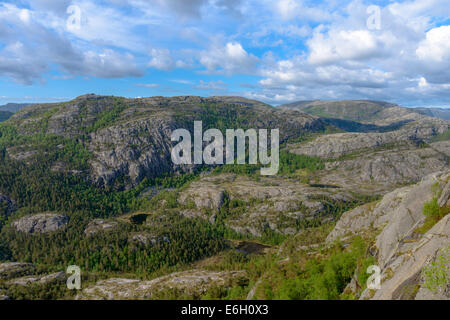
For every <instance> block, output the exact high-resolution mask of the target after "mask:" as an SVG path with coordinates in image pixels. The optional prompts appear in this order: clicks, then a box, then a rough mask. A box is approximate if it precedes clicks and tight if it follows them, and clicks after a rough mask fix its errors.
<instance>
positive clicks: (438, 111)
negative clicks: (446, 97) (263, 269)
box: [413, 108, 450, 120]
mask: <svg viewBox="0 0 450 320" xmlns="http://www.w3.org/2000/svg"><path fill="white" fill-rule="evenodd" d="M413 110H414V111H416V112H419V113H421V114H424V115H427V116H430V117H436V118H441V119H445V120H450V109H443V108H414V109H413Z"/></svg>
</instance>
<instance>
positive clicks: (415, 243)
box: [327, 170, 450, 299]
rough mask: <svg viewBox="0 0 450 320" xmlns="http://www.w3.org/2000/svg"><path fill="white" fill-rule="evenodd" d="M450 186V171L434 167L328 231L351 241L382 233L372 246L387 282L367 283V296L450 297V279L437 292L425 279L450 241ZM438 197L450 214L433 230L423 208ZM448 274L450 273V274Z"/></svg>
mask: <svg viewBox="0 0 450 320" xmlns="http://www.w3.org/2000/svg"><path fill="white" fill-rule="evenodd" d="M449 188H450V171H448V170H447V171H445V172H438V173H434V174H431V175H428V176H427V177H425V178H424V179H423V180H422V181H421V182H420V183H419V184H417V185H412V186H408V187H404V188H400V189H397V190H395V191H393V192H391V193H389V194H386V195H385V196H384V197H383V199H382V200H381V201H379V202H377V203H370V204H366V205H364V206H361V207H357V208H355V209H353V210H351V211H348V212H346V213H345V214H344V215H343V216H342V217H341V219H340V220H339V222H338V223H337V224H336V227H335V228H334V230H333V231H332V232H331V233H330V234H329V235H328V237H327V241H328V242H330V243H331V242H333V241H335V240H336V239H341V240H344V241H346V240H348V239H349V238H351V237H352V236H354V235H355V234H366V235H367V234H377V236H376V239H375V243H374V246H373V247H372V248H371V250H370V252H371V254H373V255H374V256H375V257H376V259H377V264H378V265H379V267H380V268H381V271H382V274H381V279H382V280H381V288H380V289H379V290H376V291H375V290H369V289H366V290H365V291H364V292H363V293H362V294H361V299H367V298H372V299H414V298H418V299H419V298H424V297H428V298H433V297H434V298H440V299H448V298H450V292H449V290H448V289H449V288H448V286H449V284H450V282H449V283H447V287H445V284H444V287H443V288H441V290H440V292H431V291H430V290H429V289H428V287H427V286H425V285H424V277H426V274H425V272H426V271H425V270H426V268H427V266H429V265H430V264H431V263H432V262H433V261H435V260H436V258H437V257H438V256H439V255H440V254H442V251H445V250H447V248H449V247H450V219H449V218H450V215H448V213H449V211H450V197H449V196H450V192H449ZM433 198H435V199H436V200H437V204H438V205H439V207H440V208H441V209H440V210H441V211H440V212H444V213H443V214H446V215H445V216H444V217H443V218H442V219H441V220H440V221H439V222H437V223H436V224H435V225H434V226H433V227H432V228H431V229H430V230H427V229H424V224H425V223H428V222H427V220H426V217H425V216H424V214H423V213H422V210H423V208H424V205H425V204H426V203H428V202H430V201H432V200H433ZM428 229H429V228H428ZM448 258H449V257H448V256H445V259H448ZM449 263H450V261H447V262H446V265H447V267H448V265H449ZM443 272H447V273H449V272H450V270H448V269H447V271H445V269H444V271H443ZM446 277H447V279H449V278H450V274H447V276H446ZM359 286H360V287H362V286H364V284H359ZM352 287H353V288H355V286H354V285H352Z"/></svg>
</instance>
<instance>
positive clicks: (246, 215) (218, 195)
mask: <svg viewBox="0 0 450 320" xmlns="http://www.w3.org/2000/svg"><path fill="white" fill-rule="evenodd" d="M225 196H226V197H227V201H229V202H230V203H231V211H232V212H233V213H232V214H231V216H230V217H226V218H225V223H226V225H227V226H229V227H230V228H232V229H233V230H235V231H236V232H238V233H242V234H248V235H252V236H257V237H258V236H261V235H262V233H263V232H264V230H266V231H267V230H268V229H270V230H272V231H274V232H277V233H282V234H290V235H293V234H296V233H297V232H299V231H300V229H299V228H298V225H299V222H301V221H303V222H307V221H311V220H315V219H318V220H320V221H322V222H325V221H331V220H333V219H334V218H335V217H334V216H333V214H332V213H330V212H328V211H327V208H329V206H330V205H331V204H332V203H341V204H345V203H350V202H351V201H353V200H355V198H354V195H353V194H352V193H350V192H347V191H345V190H343V189H337V188H333V187H332V186H330V187H327V186H319V187H314V186H309V185H307V184H302V183H299V182H297V181H293V180H289V179H284V178H282V177H275V176H274V177H263V178H260V179H258V180H255V179H254V178H250V177H246V176H239V175H236V174H219V175H211V176H206V177H203V178H201V179H200V180H198V181H195V182H193V183H192V184H191V185H190V186H189V187H188V188H186V189H185V190H183V191H182V192H181V194H180V196H179V198H178V200H179V201H180V203H181V204H185V205H189V203H190V201H192V202H191V203H190V204H191V205H193V206H194V208H189V209H183V210H181V212H180V213H181V214H182V215H184V216H185V217H188V218H196V217H203V218H204V219H209V221H210V222H211V223H214V222H215V219H216V216H215V214H214V212H216V211H217V209H218V208H219V207H220V206H221V205H222V203H223V201H224V197H225Z"/></svg>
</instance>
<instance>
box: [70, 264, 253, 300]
mask: <svg viewBox="0 0 450 320" xmlns="http://www.w3.org/2000/svg"><path fill="white" fill-rule="evenodd" d="M245 277H246V273H245V272H244V271H229V272H227V271H222V272H216V271H206V270H189V271H182V272H176V273H172V274H169V275H166V276H163V277H159V278H156V279H153V280H150V281H142V280H138V279H123V278H112V279H107V280H100V281H98V282H97V283H96V284H95V285H92V286H90V287H88V288H85V289H83V290H82V292H81V293H80V294H79V295H78V296H77V297H76V299H78V300H104V299H107V300H123V299H157V298H158V297H159V292H161V291H162V290H168V289H169V290H177V291H178V292H180V293H181V294H182V295H183V294H184V295H187V296H194V297H199V296H201V295H202V294H204V293H205V292H206V291H207V290H208V289H209V288H211V287H212V286H220V287H229V286H230V285H231V284H232V283H233V281H236V280H238V279H242V278H245Z"/></svg>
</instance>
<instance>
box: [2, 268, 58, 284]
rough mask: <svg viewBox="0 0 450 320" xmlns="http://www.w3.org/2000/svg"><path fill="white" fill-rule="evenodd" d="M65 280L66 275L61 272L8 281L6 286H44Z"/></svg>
mask: <svg viewBox="0 0 450 320" xmlns="http://www.w3.org/2000/svg"><path fill="white" fill-rule="evenodd" d="M64 280H66V274H65V272H63V271H60V272H55V273H52V274H47V275H32V276H26V277H21V278H15V279H12V280H9V281H8V284H15V285H20V286H27V285H30V284H33V283H39V284H46V283H54V282H58V281H64Z"/></svg>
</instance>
